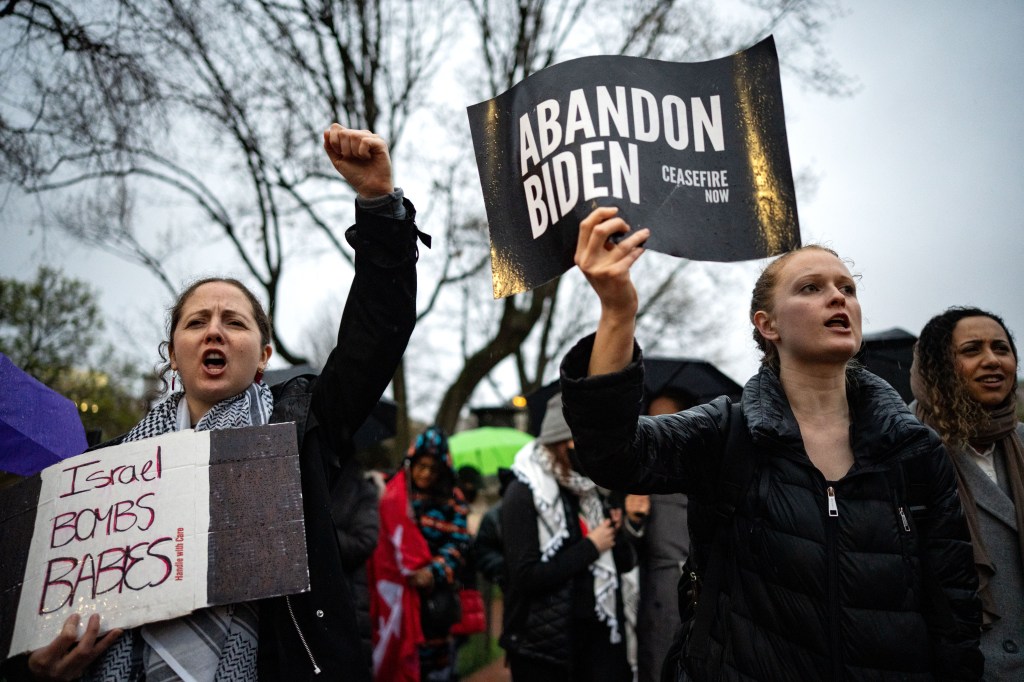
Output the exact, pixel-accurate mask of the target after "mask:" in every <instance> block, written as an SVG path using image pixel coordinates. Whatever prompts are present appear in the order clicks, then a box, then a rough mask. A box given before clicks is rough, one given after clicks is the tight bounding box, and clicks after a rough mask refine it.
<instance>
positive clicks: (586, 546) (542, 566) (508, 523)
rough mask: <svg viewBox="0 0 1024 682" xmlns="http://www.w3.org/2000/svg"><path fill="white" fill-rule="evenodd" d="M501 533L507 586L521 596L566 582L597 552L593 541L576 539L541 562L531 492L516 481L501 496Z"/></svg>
mask: <svg viewBox="0 0 1024 682" xmlns="http://www.w3.org/2000/svg"><path fill="white" fill-rule="evenodd" d="M501 535H502V539H503V541H504V543H505V561H506V565H507V567H508V580H509V586H510V588H511V589H513V590H515V591H516V592H518V593H520V594H523V595H531V594H540V593H543V592H548V591H550V590H553V589H555V588H557V587H559V586H561V585H563V584H565V583H567V582H569V581H570V580H572V578H573V577H574V576H575V575H576V574H578V573H580V572H582V571H585V570H587V567H588V566H590V564H592V563H593V562H594V561H596V560H597V557H598V555H599V553H598V551H597V547H595V546H594V543H593V542H590V541H589V540H587V539H586V538H580V539H579V540H578V541H577V542H575V543H573V544H571V545H569V546H567V547H564V548H563V549H562V550H561V551H559V552H558V553H557V554H555V556H553V557H552V558H551V560H550V561H544V562H542V561H541V560H540V556H541V554H540V539H539V536H538V534H537V510H536V508H535V507H534V506H533V493H532V492H530V488H529V487H528V486H527V485H526V484H524V483H521V482H519V481H515V482H513V483H512V484H511V485H509V487H508V490H507V491H505V497H503V498H502V506H501ZM566 542H567V543H568V542H571V540H569V539H567V540H566Z"/></svg>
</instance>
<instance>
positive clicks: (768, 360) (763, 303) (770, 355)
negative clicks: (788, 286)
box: [750, 244, 839, 374]
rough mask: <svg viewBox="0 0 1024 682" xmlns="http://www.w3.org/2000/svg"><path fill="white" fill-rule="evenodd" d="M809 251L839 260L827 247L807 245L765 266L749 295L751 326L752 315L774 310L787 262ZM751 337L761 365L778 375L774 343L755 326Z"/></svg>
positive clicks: (776, 352) (752, 321)
mask: <svg viewBox="0 0 1024 682" xmlns="http://www.w3.org/2000/svg"><path fill="white" fill-rule="evenodd" d="M811 249H814V250H817V251H824V252H825V253H830V254H832V255H833V256H835V257H836V258H839V254H838V253H836V252H835V251H833V250H832V249H830V248H828V247H827V246H821V245H820V244H808V245H807V246H801V247H800V248H799V249H794V250H792V251H788V252H786V253H784V254H782V255H781V256H779V257H778V258H776V259H775V260H773V261H772V262H771V263H769V264H768V265H766V266H765V268H764V270H762V271H761V275H760V276H759V277H758V278H757V281H756V282H755V283H754V290H753V292H751V295H750V323H751V324H753V323H754V315H755V314H757V312H758V311H760V310H763V311H765V312H766V313H771V312H772V311H773V310H774V309H775V295H774V292H775V285H777V284H778V283H779V274H780V273H781V272H782V268H783V267H785V265H786V263H787V262H789V260H790V259H791V258H792V257H793V256H794V255H796V254H798V253H801V252H803V251H809V250H811ZM753 336H754V342H755V343H757V347H758V348H760V349H761V364H762V365H764V366H766V367H770V368H771V369H772V370H774V371H775V373H776V374H778V373H779V350H778V349H777V348H776V347H775V344H774V343H772V342H771V341H769V340H768V339H766V338H764V337H763V336H761V332H760V331H758V329H757V325H756V324H755V325H754V330H753Z"/></svg>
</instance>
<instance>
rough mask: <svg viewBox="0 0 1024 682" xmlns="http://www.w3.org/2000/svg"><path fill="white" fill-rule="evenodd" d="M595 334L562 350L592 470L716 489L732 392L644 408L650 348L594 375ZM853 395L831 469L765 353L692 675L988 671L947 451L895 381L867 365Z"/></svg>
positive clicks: (811, 676)
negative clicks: (705, 639) (833, 476)
mask: <svg viewBox="0 0 1024 682" xmlns="http://www.w3.org/2000/svg"><path fill="white" fill-rule="evenodd" d="M592 345H593V337H588V338H586V339H584V340H583V341H581V342H580V343H579V344H577V346H576V347H575V348H574V349H573V350H571V351H570V353H569V354H568V355H567V356H566V358H565V360H564V361H563V363H562V399H563V406H564V409H565V416H566V419H567V421H568V422H569V425H570V427H571V428H572V432H573V437H574V439H575V443H576V451H577V455H578V457H579V459H580V461H581V463H582V464H583V466H584V469H585V471H586V473H587V475H588V476H590V477H591V478H592V479H593V480H594V481H595V482H597V483H599V484H602V485H615V486H616V487H618V488H623V487H624V488H625V489H626V490H628V491H629V492H634V493H673V492H683V493H686V494H688V495H690V496H691V499H693V500H695V501H696V502H698V503H703V504H705V505H709V506H710V505H712V504H713V503H714V500H715V492H716V488H715V485H716V475H717V471H718V465H719V463H720V461H721V457H722V454H723V451H724V437H725V435H726V434H728V431H729V429H728V419H729V415H730V412H731V410H730V407H729V400H728V399H727V398H725V397H722V398H718V399H716V400H715V401H713V402H712V403H709V404H706V405H701V406H698V407H696V408H693V409H691V410H687V411H685V412H680V413H678V414H675V415H667V416H661V417H640V416H639V414H640V407H641V404H642V402H643V395H642V392H643V367H642V361H641V356H640V351H639V348H637V349H636V350H635V354H634V361H633V362H632V364H630V365H629V366H628V367H627V368H626V369H624V370H623V371H621V372H618V373H614V374H608V375H602V376H596V377H589V378H588V377H587V366H588V364H589V359H590V357H589V356H590V351H591V348H592ZM849 399H850V408H851V413H852V415H851V416H852V421H853V424H852V427H851V431H850V438H851V444H852V447H853V451H854V465H853V467H852V468H851V469H850V471H849V472H848V473H847V474H846V475H845V476H844V477H843V478H842V479H841V480H839V481H826V480H825V478H824V476H823V475H822V474H821V473H820V471H819V470H818V469H816V468H815V467H814V466H813V465H812V464H811V462H810V460H809V459H808V457H807V454H806V452H805V451H804V448H803V441H802V440H801V437H800V432H799V428H798V426H797V423H796V420H795V418H794V416H793V413H792V411H791V410H790V408H789V404H788V401H787V400H786V396H785V394H784V392H783V391H782V387H781V385H780V383H779V381H778V379H777V377H776V375H775V374H774V373H773V372H772V371H770V370H767V369H762V371H761V372H760V373H759V374H758V375H756V376H755V377H753V378H752V379H751V380H750V382H749V383H748V384H747V385H746V387H745V388H744V391H743V397H742V403H741V404H742V409H743V414H744V415H745V419H746V424H747V427H748V428H749V433H750V438H751V443H752V444H753V450H752V451H751V452H750V456H752V457H756V458H757V467H756V474H755V476H754V478H753V481H752V483H751V485H750V487H749V488H748V489H747V492H746V494H745V498H744V499H743V501H742V502H741V504H740V506H739V508H738V509H737V511H736V513H735V514H734V515H733V517H732V518H731V519H730V521H729V525H728V527H727V531H728V533H729V534H730V535H731V547H732V552H733V554H732V556H731V557H730V559H731V560H729V561H727V562H726V563H727V568H726V569H725V570H726V572H725V574H724V575H723V576H722V586H721V592H720V594H719V599H718V603H717V608H716V611H715V614H714V618H713V620H712V623H711V629H710V641H709V645H708V653H707V657H706V659H704V660H689V661H685V663H686V665H687V668H688V672H689V673H690V675H691V676H692V677H694V678H695V679H698V680H704V679H708V680H744V681H749V680H862V679H870V680H931V679H957V680H976V679H979V678H980V676H981V671H982V665H983V662H982V658H981V655H980V652H979V650H978V626H979V624H980V604H979V602H978V600H977V596H976V590H977V579H976V576H975V573H974V566H973V559H972V551H971V545H970V540H969V537H968V534H967V528H966V524H965V522H964V518H963V513H962V510H961V508H960V503H959V498H958V497H957V494H956V485H955V482H954V472H953V469H952V466H951V464H950V462H949V459H948V457H947V456H946V454H945V451H944V449H943V448H942V445H941V443H940V442H939V440H938V439H937V438H936V437H935V436H934V434H932V433H931V431H930V430H928V429H927V428H925V427H924V426H922V425H921V424H920V423H918V422H917V420H915V419H914V418H913V416H912V415H911V414H910V412H909V411H908V410H907V409H906V406H905V405H904V404H903V402H902V401H901V400H900V398H899V395H898V394H897V393H896V392H895V391H894V390H892V388H890V387H889V385H888V384H886V383H885V382H884V381H882V380H880V379H878V378H877V377H875V376H874V375H872V374H870V373H868V372H866V371H863V370H861V371H859V372H857V374H856V387H854V388H851V389H849ZM901 463H904V464H903V465H902V466H901ZM909 470H913V471H915V472H918V473H919V474H921V475H915V481H914V482H915V483H922V484H925V485H926V486H927V500H928V507H929V513H928V515H927V517H926V518H915V516H914V515H912V514H911V513H910V510H909V508H908V506H909V505H908V502H907V485H906V484H905V483H904V481H903V480H901V476H902V473H901V472H903V471H909ZM830 488H831V489H832V490H833V491H834V500H835V505H836V508H837V509H836V511H837V513H838V515H837V516H830V515H829V504H828V502H829V500H828V494H827V490H828V489H830ZM694 551H695V552H698V551H701V552H703V553H705V555H706V552H707V551H708V549H707V548H701V547H695V548H694ZM929 584H931V585H935V589H934V590H929V589H928V587H926V585H929Z"/></svg>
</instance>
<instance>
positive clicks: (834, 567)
mask: <svg viewBox="0 0 1024 682" xmlns="http://www.w3.org/2000/svg"><path fill="white" fill-rule="evenodd" d="M825 495H826V497H827V499H828V518H827V519H825V547H826V550H825V557H826V562H827V564H826V568H827V571H828V582H827V583H826V584H827V586H828V587H827V588H826V589H827V592H828V626H829V627H828V629H829V644H830V647H831V651H832V656H831V658H832V679H834V680H839V679H842V676H841V675H840V672H841V670H842V664H841V662H840V661H839V655H840V651H841V650H842V649H841V643H840V641H839V595H838V592H839V560H838V558H837V557H836V554H837V553H838V549H837V548H836V544H837V543H836V533H837V532H838V531H837V527H836V524H838V523H839V522H838V521H833V520H832V519H838V518H839V506H838V505H837V504H836V490H835V488H834V487H833V486H831V485H830V486H827V487H826V488H825Z"/></svg>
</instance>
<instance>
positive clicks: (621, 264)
mask: <svg viewBox="0 0 1024 682" xmlns="http://www.w3.org/2000/svg"><path fill="white" fill-rule="evenodd" d="M626 232H629V225H627V224H626V221H624V220H623V219H622V218H619V217H618V209H617V208H614V207H605V208H597V209H594V210H593V211H592V212H591V213H590V215H588V216H587V217H586V218H584V219H583V220H582V221H580V229H579V239H578V240H577V245H576V256H575V261H576V264H577V265H579V268H580V271H581V272H583V275H584V276H585V277H586V278H587V281H588V282H590V286H591V287H593V289H594V291H595V292H597V297H598V298H599V299H601V320H600V323H599V324H598V327H597V337H596V338H595V339H594V351H593V353H592V354H591V359H590V374H607V373H609V372H615V371H618V370H620V369H622V368H623V367H625V366H626V365H627V364H629V361H630V359H632V357H633V332H634V331H635V328H636V311H637V308H638V306H639V301H638V299H637V293H636V287H635V286H633V280H632V279H631V278H630V276H629V269H630V268H631V267H632V266H633V263H635V262H636V261H637V259H638V258H640V256H642V255H643V252H644V247H643V245H644V243H645V242H646V240H647V238H648V237H649V236H650V233H651V231H650V230H648V229H646V228H645V229H643V230H637V231H636V232H635V233H633V234H631V235H629V236H628V237H626V238H625V239H622V240H621V241H618V242H615V241H613V240H612V237H613V236H615V235H618V234H623V233H626Z"/></svg>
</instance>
